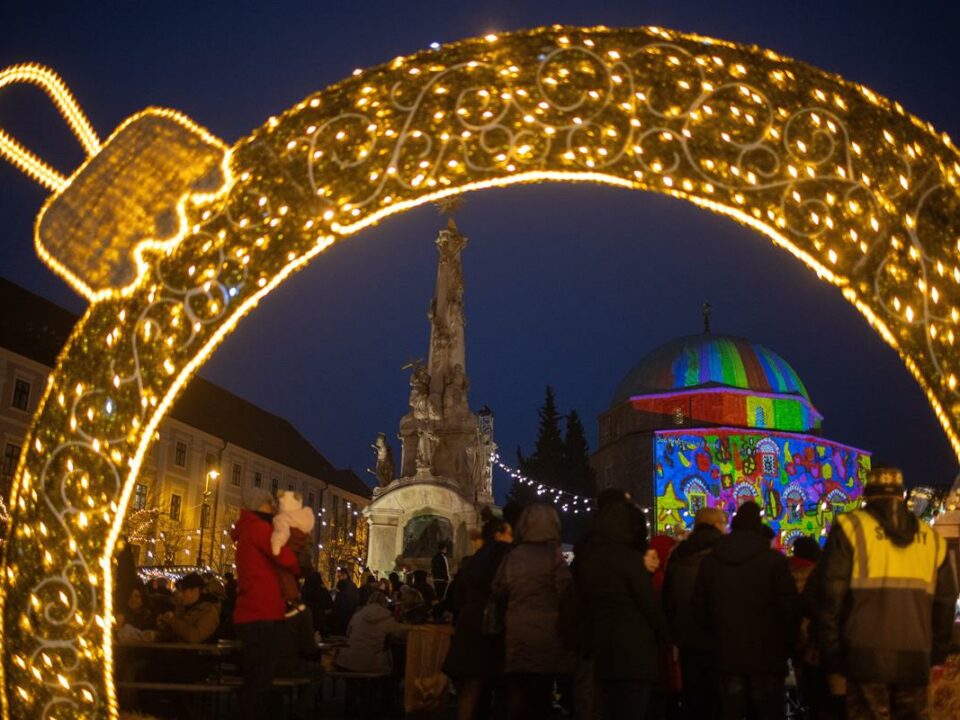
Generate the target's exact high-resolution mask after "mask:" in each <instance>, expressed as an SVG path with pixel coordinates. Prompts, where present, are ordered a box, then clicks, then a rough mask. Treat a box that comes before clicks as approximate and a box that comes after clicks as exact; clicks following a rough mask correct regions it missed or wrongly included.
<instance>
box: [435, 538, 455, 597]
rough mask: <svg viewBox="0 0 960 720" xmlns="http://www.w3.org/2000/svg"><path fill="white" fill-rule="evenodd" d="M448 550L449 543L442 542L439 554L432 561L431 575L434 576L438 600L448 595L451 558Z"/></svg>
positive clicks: (438, 549) (438, 550)
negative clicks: (448, 555)
mask: <svg viewBox="0 0 960 720" xmlns="http://www.w3.org/2000/svg"><path fill="white" fill-rule="evenodd" d="M447 552H448V548H447V543H445V542H442V543H440V545H439V547H438V548H437V554H436V555H434V556H433V559H432V560H431V561H430V575H431V576H432V577H433V589H434V590H435V591H436V593H437V600H443V599H444V598H445V597H446V596H447V585H448V584H449V583H450V559H449V558H448V557H447Z"/></svg>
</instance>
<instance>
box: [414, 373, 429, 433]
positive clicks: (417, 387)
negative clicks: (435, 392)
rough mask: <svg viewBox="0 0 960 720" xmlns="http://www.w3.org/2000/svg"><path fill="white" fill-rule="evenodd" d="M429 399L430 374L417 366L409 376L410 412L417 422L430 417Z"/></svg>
mask: <svg viewBox="0 0 960 720" xmlns="http://www.w3.org/2000/svg"><path fill="white" fill-rule="evenodd" d="M429 397H430V373H428V372H427V369H426V368H425V367H424V366H423V365H417V366H416V369H415V370H414V371H413V374H412V375H411V376H410V410H411V411H412V412H413V416H414V417H415V418H417V419H418V420H426V419H427V418H428V417H429V415H430V410H429V407H428V403H429Z"/></svg>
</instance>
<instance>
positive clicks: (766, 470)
mask: <svg viewBox="0 0 960 720" xmlns="http://www.w3.org/2000/svg"><path fill="white" fill-rule="evenodd" d="M757 410H758V411H759V410H760V408H757ZM757 454H758V455H759V456H760V469H761V472H763V474H764V475H766V476H767V477H773V476H775V475H777V473H778V472H779V471H780V467H779V463H778V462H777V458H778V456H779V454H780V450H779V448H777V444H776V443H775V442H774V441H773V440H771V439H770V438H764V439H763V440H761V441H760V442H759V443H757Z"/></svg>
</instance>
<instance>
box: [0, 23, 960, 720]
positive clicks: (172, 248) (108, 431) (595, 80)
mask: <svg viewBox="0 0 960 720" xmlns="http://www.w3.org/2000/svg"><path fill="white" fill-rule="evenodd" d="M24 82H27V83H33V84H36V85H39V86H40V87H42V88H43V89H44V90H46V91H47V92H48V94H49V95H50V96H51V97H52V98H53V99H54V101H55V103H56V104H57V105H58V107H59V108H60V110H61V113H62V114H63V116H64V118H65V119H66V120H67V122H68V124H69V125H70V127H71V128H72V129H73V131H74V133H75V134H76V135H77V137H78V139H79V141H80V143H81V145H82V146H83V148H84V150H85V151H86V153H87V155H88V157H87V160H86V161H85V162H84V163H83V165H82V166H81V167H80V168H79V169H77V170H76V171H75V172H74V173H73V174H72V175H71V176H70V177H65V176H63V175H60V174H59V173H57V172H56V171H55V170H53V169H52V168H51V167H50V166H49V165H48V164H47V163H44V162H43V161H42V160H41V159H40V158H39V157H38V156H37V155H35V154H33V153H31V152H30V151H29V150H27V149H26V148H24V147H23V146H22V145H20V144H19V143H17V142H16V141H15V140H14V139H13V138H12V137H11V136H9V135H8V134H6V133H2V134H0V157H5V158H7V159H9V160H11V161H13V162H14V164H16V165H17V166H18V167H20V168H21V169H22V170H24V172H26V173H27V174H29V175H30V176H31V177H33V178H35V179H36V180H37V181H38V182H40V183H41V184H42V185H44V186H45V187H47V188H48V189H50V190H51V191H53V195H52V196H51V197H50V198H49V199H48V201H47V202H46V203H45V205H44V207H43V209H42V211H41V213H40V216H39V217H38V221H37V223H36V226H35V227H36V234H35V245H36V247H37V251H38V253H39V254H40V256H41V258H43V259H44V261H45V262H46V263H47V264H48V265H49V266H50V267H51V268H53V270H54V271H55V272H57V273H58V274H59V275H61V276H62V277H64V278H65V279H66V280H67V281H68V282H70V283H71V285H72V286H73V287H74V288H75V289H76V290H77V291H78V292H80V293H81V294H83V295H84V296H85V297H86V298H88V299H89V300H90V302H91V306H90V308H89V309H88V311H87V313H86V314H85V315H84V317H83V318H82V320H81V321H80V322H79V323H78V324H77V326H76V328H75V330H74V333H73V335H72V336H71V338H70V340H69V341H68V343H67V346H66V347H65V348H64V350H63V352H62V353H61V355H60V357H59V358H58V361H57V365H56V367H55V369H54V371H53V373H52V374H51V375H50V377H49V381H48V385H47V388H46V391H45V393H44V396H43V398H42V401H41V404H40V409H39V411H38V413H37V415H36V417H35V418H34V421H33V424H32V426H31V428H30V432H29V434H28V437H27V440H26V442H25V446H24V452H23V453H22V455H21V458H20V461H19V464H18V467H17V471H16V474H15V477H14V482H13V489H12V493H11V496H10V511H11V516H12V517H11V520H10V523H9V525H10V529H9V530H8V535H7V537H8V540H9V542H8V543H7V546H6V552H5V554H4V567H3V570H2V571H3V574H4V584H3V586H4V592H3V595H2V598H0V599H2V603H3V607H2V621H3V624H2V636H0V645H2V648H3V654H4V661H3V664H2V666H0V668H2V673H3V677H2V683H0V687H2V688H3V692H4V693H5V695H4V700H5V702H4V703H3V705H2V710H3V716H4V718H10V717H16V718H21V717H50V716H53V715H56V716H57V717H58V718H99V717H110V718H116V717H117V714H118V706H117V697H116V692H115V689H114V686H113V649H112V643H111V641H112V629H113V607H112V602H113V597H112V592H110V591H109V590H110V588H111V586H112V581H113V579H112V572H111V567H110V557H111V553H112V550H113V548H114V546H115V544H116V542H117V539H118V536H119V534H120V531H121V526H122V521H123V516H124V514H125V512H126V509H127V505H128V503H129V502H130V498H131V495H132V493H133V488H134V485H135V482H136V478H137V475H138V473H139V471H140V468H141V465H142V463H143V460H144V457H145V455H146V453H147V451H148V449H149V447H150V445H151V442H152V440H153V436H154V432H155V431H156V430H157V427H158V425H159V423H160V420H161V419H162V417H163V416H164V414H165V413H166V412H167V410H168V409H169V408H170V407H171V405H172V403H173V402H174V400H175V399H176V397H177V396H178V394H179V393H180V392H181V391H182V389H183V388H184V387H185V385H186V383H187V382H189V380H190V378H192V377H193V375H194V374H195V373H196V372H197V370H198V369H199V368H200V366H201V365H202V364H203V362H204V361H205V360H206V359H207V358H208V357H209V356H210V354H211V353H212V352H213V351H214V350H215V349H216V347H217V346H218V345H219V344H220V343H221V342H222V341H223V339H224V338H225V337H226V336H227V335H228V334H229V333H230V332H231V331H232V330H233V329H234V327H235V326H236V324H237V323H238V322H239V321H240V320H241V319H242V318H243V317H244V316H245V315H246V314H247V313H248V312H250V310H252V309H253V308H254V307H255V306H256V305H257V303H258V302H259V301H260V300H261V299H262V298H264V297H265V296H266V295H267V294H268V293H269V292H270V291H271V290H273V289H274V288H275V287H276V286H277V285H279V284H280V283H281V282H282V281H283V280H284V279H285V278H287V277H288V276H289V275H290V274H291V273H293V272H294V271H296V270H297V269H299V268H301V267H303V266H304V265H305V264H306V263H307V262H309V261H310V260H311V259H312V258H314V257H315V256H316V255H317V254H319V253H320V252H322V251H323V250H325V249H326V248H328V247H329V246H330V245H331V244H333V242H334V241H335V240H337V239H341V238H345V237H347V236H349V235H352V234H354V233H356V232H358V231H359V230H361V229H363V228H365V227H368V226H370V225H373V224H375V223H377V222H379V221H380V220H382V219H383V218H385V217H388V216H390V215H393V214H397V213H400V212H403V211H405V210H408V209H410V208H413V207H415V206H418V205H421V204H423V203H427V202H435V201H436V200H438V199H441V198H443V197H447V196H451V195H456V194H459V193H463V192H467V191H470V190H479V189H483V188H490V187H502V186H506V185H510V184H514V183H523V182H539V181H562V182H593V183H602V184H607V185H613V186H617V187H624V188H631V189H637V190H649V191H654V192H660V193H664V194H668V195H672V196H674V197H678V198H683V199H686V200H689V201H690V202H692V203H694V204H696V205H698V206H700V207H703V208H706V209H708V210H711V211H713V212H716V213H718V214H721V215H725V216H727V217H730V218H733V219H735V220H737V221H738V222H740V223H743V224H744V225H747V226H748V227H751V228H753V229H755V230H757V231H758V232H760V233H762V234H764V235H766V236H767V237H768V238H770V239H771V240H772V241H773V242H774V243H775V244H776V245H778V246H779V247H781V248H783V249H785V250H787V251H788V252H790V253H791V254H793V255H794V256H795V257H796V258H798V259H799V260H801V261H802V262H803V263H804V264H805V265H807V266H808V267H809V268H811V269H812V270H813V271H814V272H816V274H817V276H818V277H820V278H822V279H824V280H826V281H828V282H830V283H832V284H834V285H835V286H837V287H838V288H840V290H841V292H842V294H843V296H844V297H845V298H847V299H848V300H849V301H850V302H851V303H853V304H854V305H855V306H856V307H857V309H858V310H860V312H861V313H862V314H863V315H864V317H865V318H866V319H867V321H868V323H870V325H871V326H872V327H873V328H874V329H875V330H876V331H877V332H878V333H879V334H880V335H881V336H882V337H883V338H884V340H886V342H887V343H888V344H890V345H891V346H892V347H894V348H895V349H896V350H897V351H898V352H899V353H900V356H901V358H902V359H903V361H904V363H905V364H906V366H907V368H908V369H909V370H910V372H911V373H912V374H913V376H914V377H915V378H916V379H917V381H918V382H919V384H920V386H921V387H922V389H923V390H924V392H925V393H926V395H927V398H928V400H929V401H930V404H931V406H932V407H933V410H934V412H935V413H936V415H937V417H938V419H939V420H940V422H941V424H942V425H943V428H944V430H945V432H946V434H947V436H948V438H949V440H950V442H951V443H952V445H953V447H954V450H955V451H957V452H958V455H960V439H958V435H957V428H958V427H960V388H958V387H957V386H958V374H960V363H958V359H960V358H958V354H957V351H956V347H955V345H956V340H957V333H958V332H960V267H958V264H957V260H956V237H957V236H958V235H960V221H958V219H957V218H960V192H958V183H957V180H958V175H960V158H958V154H957V152H956V151H955V149H954V147H953V145H952V143H951V141H950V139H949V138H948V137H946V136H945V135H940V134H938V133H937V132H936V131H935V130H934V129H933V127H932V126H930V125H929V124H928V123H925V122H923V121H921V120H919V119H917V118H915V117H912V116H911V115H909V114H907V113H906V111H905V110H904V109H903V108H902V107H901V106H900V105H899V104H897V103H895V102H891V101H889V100H886V99H885V98H882V97H880V96H879V95H877V94H876V93H874V92H873V91H871V90H869V89H868V88H865V87H863V86H861V85H857V84H854V83H850V82H847V81H845V80H843V79H842V78H839V77H837V76H834V75H830V74H828V73H825V72H823V71H821V70H818V69H817V68H813V67H810V66H808V65H805V64H803V63H800V62H796V61H794V60H790V59H789V58H784V57H782V56H780V55H778V54H776V53H774V52H772V51H769V50H763V49H760V48H756V47H753V46H746V45H738V44H734V43H729V42H724V41H720V40H714V39H711V38H705V37H700V36H695V35H684V34H682V33H677V32H673V31H670V30H664V29H661V28H652V27H651V28H633V29H628V30H610V29H607V28H565V27H560V26H554V27H551V28H541V29H537V30H532V31H528V32H519V33H513V34H508V35H502V36H500V35H496V34H491V35H487V36H485V37H483V38H477V39H472V40H465V41H462V42H457V43H452V44H448V45H444V46H441V47H440V48H439V49H435V50H429V51H425V52H422V53H418V54H415V55H412V56H409V57H400V58H396V59H395V60H393V61H391V62H389V63H386V64H384V65H381V66H379V67H375V68H372V69H370V70H366V71H363V70H358V71H356V73H354V75H353V76H352V77H350V78H347V79H346V80H344V81H343V82H340V83H338V84H336V85H334V86H332V87H330V88H327V89H326V90H324V91H322V92H319V93H316V94H314V95H311V96H310V97H308V98H306V99H305V100H304V101H303V102H301V103H298V104H297V105H296V106H295V107H293V108H291V109H290V110H288V111H287V112H285V113H283V114H282V115H280V116H278V117H273V118H270V119H269V120H268V121H267V122H266V124H265V125H263V126H262V127H261V128H259V129H257V130H256V131H254V132H253V133H252V134H251V135H250V136H249V137H246V138H243V139H241V140H240V141H239V142H237V143H236V144H235V145H233V146H232V147H228V146H227V144H226V143H224V142H222V141H221V140H219V139H218V138H216V137H214V136H213V135H211V134H210V133H209V132H207V131H206V130H204V129H203V128H201V127H200V126H198V125H196V124H195V123H193V122H192V121H191V120H189V119H188V118H186V117H184V116H183V115H181V114H179V113H176V112H173V111H170V110H156V109H154V110H148V111H144V112H142V113H139V114H137V115H134V116H133V117H131V118H130V119H129V120H127V121H126V122H124V123H123V124H122V125H121V126H120V128H118V129H117V130H116V131H115V132H114V133H113V134H112V135H111V136H110V137H109V138H108V139H107V140H105V141H103V142H102V143H101V142H100V140H99V138H98V137H97V136H96V135H95V134H94V133H93V131H92V128H91V127H90V125H89V123H88V122H87V120H86V118H85V117H84V116H83V115H82V113H81V112H80V110H79V107H78V106H77V105H76V102H75V101H74V100H73V98H72V96H71V95H69V93H68V92H67V91H66V89H65V86H64V85H63V83H62V82H61V81H60V80H59V78H57V77H56V75H54V74H53V73H52V72H50V71H49V70H47V69H46V68H41V67H40V66H37V65H19V66H15V67H13V68H10V69H8V70H5V71H3V72H0V87H4V86H9V85H11V84H14V83H24ZM0 132H2V131H0Z"/></svg>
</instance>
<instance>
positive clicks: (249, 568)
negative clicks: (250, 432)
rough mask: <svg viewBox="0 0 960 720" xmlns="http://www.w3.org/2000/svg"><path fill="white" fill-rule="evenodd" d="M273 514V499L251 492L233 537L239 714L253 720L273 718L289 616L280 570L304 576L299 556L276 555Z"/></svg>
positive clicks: (283, 550)
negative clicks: (280, 647) (239, 652)
mask: <svg viewBox="0 0 960 720" xmlns="http://www.w3.org/2000/svg"><path fill="white" fill-rule="evenodd" d="M275 510H276V506H275V504H274V499H273V495H272V494H271V493H270V492H269V491H268V490H265V489H263V488H248V489H247V491H246V492H245V493H244V496H243V509H242V510H241V511H240V517H239V518H238V519H237V522H236V523H235V524H234V526H233V530H232V532H231V537H232V538H233V541H234V543H235V547H236V550H235V558H236V559H235V563H236V565H237V600H236V604H235V606H234V610H233V624H234V631H235V633H236V636H237V639H239V640H240V641H241V642H243V686H242V688H241V693H240V713H241V717H243V718H249V719H250V720H254V719H255V718H264V717H268V716H269V711H268V709H267V702H268V700H269V695H270V687H271V684H272V683H273V678H274V673H275V671H276V664H277V651H278V642H279V631H280V623H281V622H282V621H283V619H284V613H285V610H286V606H285V604H284V601H283V596H282V595H281V593H280V579H279V576H278V575H277V568H278V567H279V568H283V569H284V570H286V571H288V572H290V573H293V574H294V575H299V574H300V563H299V562H298V561H297V555H296V553H295V552H294V551H293V550H291V549H290V547H289V546H284V547H282V548H280V552H279V553H278V554H276V555H274V554H273V550H272V548H271V546H270V537H271V535H272V534H273V525H272V524H271V520H272V518H273V514H274V512H275Z"/></svg>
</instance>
